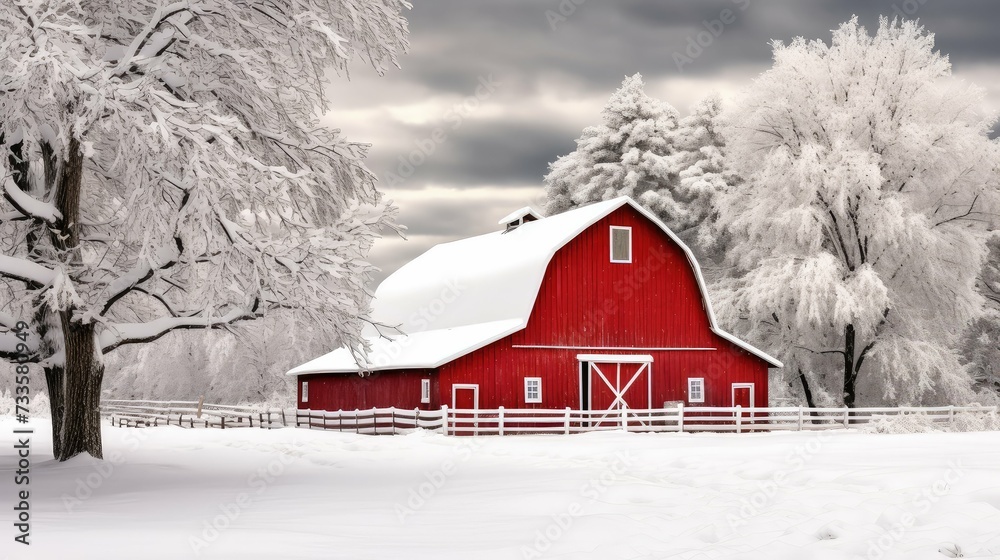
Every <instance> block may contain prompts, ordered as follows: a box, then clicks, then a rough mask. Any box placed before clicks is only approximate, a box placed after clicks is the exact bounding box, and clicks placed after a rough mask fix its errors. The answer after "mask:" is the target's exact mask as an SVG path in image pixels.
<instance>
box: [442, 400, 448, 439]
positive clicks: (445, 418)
mask: <svg viewBox="0 0 1000 560" xmlns="http://www.w3.org/2000/svg"><path fill="white" fill-rule="evenodd" d="M441 431H442V432H444V435H448V405H446V404H443V405H441Z"/></svg>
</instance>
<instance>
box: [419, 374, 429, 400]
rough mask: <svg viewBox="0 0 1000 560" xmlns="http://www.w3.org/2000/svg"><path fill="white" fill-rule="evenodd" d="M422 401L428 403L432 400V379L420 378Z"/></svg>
mask: <svg viewBox="0 0 1000 560" xmlns="http://www.w3.org/2000/svg"><path fill="white" fill-rule="evenodd" d="M420 402H421V403H423V404H427V403H429V402H431V380H430V379H421V380H420Z"/></svg>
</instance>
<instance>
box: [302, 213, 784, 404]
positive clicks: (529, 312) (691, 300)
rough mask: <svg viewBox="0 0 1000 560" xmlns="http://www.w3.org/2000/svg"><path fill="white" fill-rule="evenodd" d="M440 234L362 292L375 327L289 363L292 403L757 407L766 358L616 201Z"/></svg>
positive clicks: (662, 243) (684, 251)
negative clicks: (446, 238) (467, 232)
mask: <svg viewBox="0 0 1000 560" xmlns="http://www.w3.org/2000/svg"><path fill="white" fill-rule="evenodd" d="M501 225H504V226H506V229H505V230H504V231H498V232H495V233H490V234H486V235H480V236H478V237H472V238H469V239H463V240H460V241H454V242H451V243H443V244H441V245H437V246H436V247H433V248H432V249H430V250H429V251H427V252H426V253H424V254H423V255H421V256H420V257H418V258H416V259H415V260H413V261H412V262H410V263H408V264H406V265H405V266H403V267H402V268H400V269H399V270H398V271H396V272H395V273H394V274H392V275H391V276H390V277H388V278H387V279H386V280H385V281H384V282H383V283H382V284H381V285H380V286H379V288H378V290H377V291H376V292H375V298H374V300H373V302H372V308H373V313H372V318H373V320H374V321H375V322H376V323H377V324H378V325H379V326H377V327H374V326H373V327H370V328H369V329H368V330H367V331H366V333H365V336H366V338H367V339H368V341H369V342H370V344H371V351H370V352H369V353H368V356H367V359H366V361H365V362H364V363H362V364H360V365H359V364H358V363H357V361H356V360H357V359H359V358H357V356H359V353H358V352H356V351H355V352H351V351H349V350H348V349H347V348H339V349H337V350H335V351H333V352H331V353H329V354H327V355H325V356H322V357H319V358H317V359H315V360H313V361H311V362H309V363H306V364H303V365H301V366H299V367H297V368H295V369H294V370H292V371H291V372H289V373H290V374H292V375H296V376H298V403H299V407H300V408H303V409H305V408H309V409H314V410H338V409H343V410H353V409H355V408H358V409H365V408H372V407H380V408H382V407H389V406H395V407H401V408H408V409H413V408H422V409H431V408H439V407H441V406H442V405H448V406H449V407H452V408H456V407H457V408H482V409H496V408H498V407H500V406H504V407H505V408H549V409H552V408H565V407H571V408H573V409H582V410H594V411H599V410H620V409H621V408H622V407H627V408H630V409H644V408H660V407H663V406H664V403H666V402H671V401H683V402H684V404H685V405H694V406H736V405H741V406H751V405H752V406H767V402H768V401H767V377H768V375H767V373H768V368H769V367H781V363H780V362H778V361H777V360H776V359H774V358H772V357H771V356H769V355H767V354H766V353H764V352H762V351H760V350H758V349H756V348H754V347H753V346H750V345H749V344H747V343H745V342H743V341H741V340H739V339H737V338H736V337H734V336H733V335H731V334H729V333H727V332H725V331H723V330H722V329H721V328H719V326H718V325H717V324H716V321H715V315H714V313H713V312H712V305H711V303H710V302H709V300H708V295H707V293H706V290H705V283H704V279H703V278H702V275H701V270H700V269H699V267H698V263H697V262H695V259H694V256H693V255H692V253H691V251H690V249H688V247H687V246H685V245H684V243H682V242H681V241H680V240H679V239H678V238H677V236H676V235H674V234H673V232H671V231H670V230H669V229H667V227H666V226H665V225H664V224H663V222H661V221H660V220H659V219H657V218H656V217H655V216H654V215H652V214H651V213H649V212H648V211H646V210H645V209H643V208H642V207H641V206H639V205H638V204H636V203H635V202H634V201H633V200H631V199H629V198H627V197H623V198H618V199H615V200H609V201H606V202H600V203H596V204H591V205H589V206H586V207H583V208H579V209H576V210H572V211H570V212H565V213H563V214H559V215H556V216H552V217H549V218H541V217H540V216H538V215H537V214H535V213H534V212H532V211H531V210H530V209H529V208H525V209H522V210H519V211H517V212H515V213H513V214H511V215H510V216H507V217H506V218H504V219H503V220H501Z"/></svg>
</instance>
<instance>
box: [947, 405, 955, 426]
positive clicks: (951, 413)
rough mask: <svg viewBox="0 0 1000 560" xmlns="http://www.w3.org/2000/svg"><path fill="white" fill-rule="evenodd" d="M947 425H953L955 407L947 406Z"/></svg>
mask: <svg viewBox="0 0 1000 560" xmlns="http://www.w3.org/2000/svg"><path fill="white" fill-rule="evenodd" d="M948 425H949V426H954V425H955V405H949V406H948Z"/></svg>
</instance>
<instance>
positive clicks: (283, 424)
mask: <svg viewBox="0 0 1000 560" xmlns="http://www.w3.org/2000/svg"><path fill="white" fill-rule="evenodd" d="M270 418H271V417H270V416H268V419H270ZM281 426H282V427H287V426H288V424H286V423H285V409H284V408H282V409H281ZM296 427H298V426H297V425H296Z"/></svg>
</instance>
